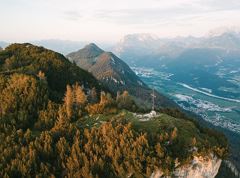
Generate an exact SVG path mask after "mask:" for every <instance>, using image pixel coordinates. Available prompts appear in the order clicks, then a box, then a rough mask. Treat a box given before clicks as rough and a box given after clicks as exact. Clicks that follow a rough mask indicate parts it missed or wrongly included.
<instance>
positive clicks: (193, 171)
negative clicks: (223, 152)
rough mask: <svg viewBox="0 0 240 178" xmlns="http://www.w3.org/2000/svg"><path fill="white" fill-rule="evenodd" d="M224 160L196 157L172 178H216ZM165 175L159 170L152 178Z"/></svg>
mask: <svg viewBox="0 0 240 178" xmlns="http://www.w3.org/2000/svg"><path fill="white" fill-rule="evenodd" d="M221 163H222V160H221V159H219V158H217V157H216V156H211V157H202V156H199V157H198V156H194V158H193V160H192V161H191V163H190V164H187V165H184V166H180V167H178V168H176V169H175V171H174V172H173V173H172V176H170V177H179V178H193V177H195V178H214V177H215V176H216V175H217V173H218V170H219V168H220V166H221ZM162 175H163V173H162V172H161V171H160V170H159V171H157V172H155V173H153V174H152V176H151V178H160V177H162Z"/></svg>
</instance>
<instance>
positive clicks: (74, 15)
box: [63, 10, 82, 21]
mask: <svg viewBox="0 0 240 178" xmlns="http://www.w3.org/2000/svg"><path fill="white" fill-rule="evenodd" d="M63 14H64V17H65V19H67V20H71V21H78V20H79V19H80V18H82V15H81V14H80V13H79V12H78V11H76V10H70V11H64V12H63Z"/></svg>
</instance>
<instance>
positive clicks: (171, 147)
mask: <svg viewBox="0 0 240 178" xmlns="http://www.w3.org/2000/svg"><path fill="white" fill-rule="evenodd" d="M0 71H1V73H0V91H1V92H0V141H1V144H0V177H4V178H7V177H14V178H15V177H39V178H40V177H41V178H42V177H86V178H88V177H114V178H115V177H137V178H139V177H149V176H150V175H151V174H152V173H153V172H154V171H156V170H161V171H162V172H163V174H164V175H171V173H172V171H173V170H174V169H175V168H177V167H180V166H182V165H185V164H188V163H189V162H191V160H192V159H193V156H202V157H205V158H208V157H209V158H210V155H211V154H213V155H215V156H216V157H218V158H224V157H226V155H227V153H228V145H227V141H226V138H225V137H224V136H223V135H222V134H221V133H218V132H216V131H214V130H209V129H206V128H203V127H201V126H200V125H198V123H197V122H196V121H194V120H193V119H190V118H188V117H186V116H185V115H184V114H182V113H181V112H180V111H177V110H171V109H162V110H161V113H160V114H159V115H157V116H156V117H154V118H152V119H150V120H147V121H144V122H143V121H141V120H140V119H139V118H138V117H137V115H136V113H135V112H136V111H138V107H137V105H136V104H135V102H134V100H133V99H132V97H131V96H130V95H129V94H128V92H127V91H125V92H122V93H119V94H118V95H117V97H114V96H112V95H111V94H110V93H108V92H107V90H105V89H104V88H101V86H100V85H99V84H98V81H97V80H96V79H95V78H94V77H92V75H91V74H89V73H88V72H86V71H83V70H82V69H80V68H79V67H77V66H76V65H74V64H72V63H71V62H69V61H68V60H67V59H65V58H64V57H63V56H62V55H60V54H58V53H55V52H53V51H49V50H46V49H44V48H41V47H36V46H32V45H30V44H22V45H21V44H15V45H11V46H9V47H7V48H6V49H5V50H3V51H1V52H0ZM100 89H102V92H100Z"/></svg>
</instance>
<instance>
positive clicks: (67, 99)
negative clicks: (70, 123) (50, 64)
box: [64, 85, 73, 118]
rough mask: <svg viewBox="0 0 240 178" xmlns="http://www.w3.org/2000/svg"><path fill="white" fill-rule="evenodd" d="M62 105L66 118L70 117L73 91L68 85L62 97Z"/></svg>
mask: <svg viewBox="0 0 240 178" xmlns="http://www.w3.org/2000/svg"><path fill="white" fill-rule="evenodd" d="M64 103H65V106H66V111H67V116H68V118H71V117H72V114H73V91H72V88H71V86H70V85H67V91H66V93H65V97H64Z"/></svg>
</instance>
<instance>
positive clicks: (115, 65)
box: [67, 43, 176, 107]
mask: <svg viewBox="0 0 240 178" xmlns="http://www.w3.org/2000/svg"><path fill="white" fill-rule="evenodd" d="M67 58H69V60H71V61H74V62H75V63H76V64H77V65H78V66H79V67H81V68H83V69H85V70H87V71H89V72H91V73H92V74H93V75H94V76H95V77H96V78H97V79H98V80H100V81H102V82H103V83H104V84H105V85H106V86H108V88H109V89H110V90H111V91H112V92H113V93H115V94H116V93H117V91H120V92H122V91H124V90H127V91H128V92H129V93H130V94H131V95H132V96H134V97H136V98H141V101H140V102H141V103H145V102H146V101H147V102H146V103H145V104H147V105H149V104H150V102H151V97H150V95H151V92H152V90H151V89H150V88H149V87H148V86H147V85H146V84H145V83H144V82H142V81H141V80H140V79H139V77H138V76H137V75H136V74H135V73H134V72H133V71H132V69H131V68H130V67H129V66H128V65H127V64H126V63H125V62H123V61H122V60H121V59H120V58H118V57H117V56H116V55H114V54H113V53H112V52H105V51H103V50H101V49H100V48H99V47H97V46H96V45H95V44H93V43H91V44H89V45H86V46H85V47H84V48H83V49H80V50H78V51H77V52H73V53H70V54H68V55H67ZM156 95H157V99H159V100H157V105H158V106H160V107H166V106H169V107H176V105H175V104H174V102H172V101H171V100H169V99H168V98H167V97H165V96H163V95H161V94H160V93H156Z"/></svg>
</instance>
